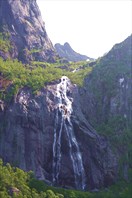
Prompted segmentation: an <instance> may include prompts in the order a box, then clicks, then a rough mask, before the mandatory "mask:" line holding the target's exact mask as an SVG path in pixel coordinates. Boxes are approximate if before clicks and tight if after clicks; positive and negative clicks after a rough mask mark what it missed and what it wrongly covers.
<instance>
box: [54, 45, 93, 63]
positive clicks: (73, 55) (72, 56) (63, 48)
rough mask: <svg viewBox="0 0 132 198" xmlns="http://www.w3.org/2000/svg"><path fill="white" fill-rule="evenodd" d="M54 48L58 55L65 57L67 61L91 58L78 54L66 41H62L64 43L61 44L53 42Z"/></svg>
mask: <svg viewBox="0 0 132 198" xmlns="http://www.w3.org/2000/svg"><path fill="white" fill-rule="evenodd" d="M55 49H56V51H57V53H58V54H59V56H60V57H62V58H66V59H67V60H68V61H74V62H77V61H84V60H88V59H89V60H92V58H90V57H88V56H86V55H82V54H79V53H77V52H75V51H74V50H73V49H72V47H71V46H70V44H69V43H68V42H66V43H64V45H61V44H59V43H56V44H55Z"/></svg>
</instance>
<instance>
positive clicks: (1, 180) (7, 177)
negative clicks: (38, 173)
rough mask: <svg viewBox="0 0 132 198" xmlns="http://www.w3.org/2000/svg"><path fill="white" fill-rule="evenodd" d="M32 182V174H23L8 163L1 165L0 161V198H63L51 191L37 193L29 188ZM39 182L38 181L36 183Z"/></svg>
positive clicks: (0, 161)
mask: <svg viewBox="0 0 132 198" xmlns="http://www.w3.org/2000/svg"><path fill="white" fill-rule="evenodd" d="M33 180H34V177H33V173H32V172H28V173H27V172H24V171H23V170H21V169H19V168H13V167H11V166H10V164H9V163H7V164H6V166H4V165H3V162H2V160H0V197H1V198H11V197H13V198H17V197H18V198H63V197H64V196H63V195H61V194H59V193H58V194H56V193H54V192H53V191H52V190H46V191H45V192H43V191H40V192H39V191H37V189H35V188H30V185H29V184H30V183H31V182H32V181H33ZM38 182H39V181H38Z"/></svg>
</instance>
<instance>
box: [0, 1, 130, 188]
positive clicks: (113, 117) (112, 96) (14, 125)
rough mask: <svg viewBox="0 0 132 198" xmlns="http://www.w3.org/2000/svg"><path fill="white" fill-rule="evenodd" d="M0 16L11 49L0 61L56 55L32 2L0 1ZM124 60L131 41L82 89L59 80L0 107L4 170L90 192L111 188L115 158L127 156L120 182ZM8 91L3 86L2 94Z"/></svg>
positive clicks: (126, 87) (126, 79) (126, 122)
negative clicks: (11, 168) (9, 168)
mask: <svg viewBox="0 0 132 198" xmlns="http://www.w3.org/2000/svg"><path fill="white" fill-rule="evenodd" d="M16 5H18V6H16ZM5 8H8V10H9V12H8V14H7V15H5V12H4V10H5ZM0 9H1V12H0V16H1V18H0V23H1V25H2V26H1V27H2V33H3V31H5V30H6V31H5V32H7V33H9V34H10V35H9V38H10V42H11V43H12V45H13V48H12V49H11V51H8V52H7V53H3V51H2V50H1V52H0V56H2V57H3V58H4V59H6V58H7V57H8V56H9V57H11V58H19V60H22V61H23V62H28V63H30V61H33V60H38V61H50V62H53V61H54V58H55V56H56V53H55V51H54V48H53V46H52V44H51V42H50V40H49V39H48V37H47V34H46V31H45V28H44V24H43V22H42V19H41V16H40V12H39V10H38V7H37V4H36V1H35V0H33V1H30V0H29V1H25V0H19V1H18V0H14V1H12V0H5V1H4V0H2V1H0ZM17 11H19V12H17ZM20 13H21V15H20ZM23 14H24V15H23ZM9 16H11V17H9ZM27 18H28V21H29V22H31V24H30V25H29V23H28V22H27ZM23 20H24V22H23ZM26 24H27V25H26ZM12 25H13V26H12ZM25 25H26V26H25ZM31 26H32V28H31ZM5 28H6V29H5ZM25 28H27V29H25ZM40 35H41V36H40ZM40 40H41V41H40ZM34 42H36V43H34ZM21 49H22V54H21ZM25 49H26V54H25V55H24V54H23V52H24V51H25ZM13 50H14V51H13ZM32 50H33V51H32ZM27 52H28V53H27ZM31 52H32V53H31ZM131 54H132V51H131V36H130V37H128V38H127V39H126V40H125V41H124V42H122V43H120V44H118V45H115V46H114V47H113V49H112V50H111V51H110V52H109V53H108V54H107V55H105V56H104V57H102V58H101V59H100V60H97V61H95V62H94V69H93V71H92V72H91V74H90V75H88V76H86V78H85V81H84V85H83V87H78V86H77V85H75V84H73V83H72V82H71V81H70V79H68V78H67V77H66V76H63V77H62V78H61V79H60V80H59V79H58V80H56V81H54V82H51V83H47V85H46V86H44V87H43V88H42V89H41V90H39V91H38V92H37V93H36V94H33V92H32V90H31V89H30V88H29V87H28V86H23V87H21V88H20V89H19V91H18V92H17V94H16V95H15V96H13V97H12V98H11V100H10V101H9V102H8V103H7V102H5V101H4V100H0V157H2V159H3V160H4V162H10V163H11V164H13V165H15V166H18V167H20V168H21V169H23V170H26V171H29V170H33V171H34V172H35V175H36V177H37V178H38V179H41V180H44V181H46V182H47V183H48V184H50V185H55V186H61V187H65V188H76V189H81V190H87V189H88V190H90V189H95V188H101V187H107V186H109V185H111V184H112V183H114V182H116V181H117V179H118V178H119V171H120V160H121V157H124V154H126V155H125V157H126V158H127V160H126V158H125V160H124V161H123V166H122V172H123V177H124V178H125V179H127V178H128V171H129V167H130V161H129V153H130V150H129V149H128V147H127V145H126V142H127V141H129V139H130V138H129V135H130V132H129V133H128V132H127V130H129V131H130V129H131V123H132V116H131V115H132V101H131V96H132V95H131V93H132V92H131V91H132V80H131ZM91 64H92V63H91ZM82 68H83V67H82ZM2 75H3V74H2V71H1V73H0V77H1V76H2ZM2 78H4V76H2ZM6 78H8V76H6ZM6 78H5V81H6V80H7V79H6ZM11 83H12V82H11V81H9V82H7V84H9V88H10V84H11ZM36 83H37V81H36ZM0 89H1V87H0ZM8 90H9V89H8ZM111 125H112V126H111ZM95 129H96V130H95ZM99 133H100V134H99ZM120 138H121V140H120ZM123 139H124V141H123ZM117 140H119V141H120V142H118V141H117ZM116 143H117V145H115V144H116ZM127 143H128V145H130V143H129V142H127ZM122 154H123V155H122Z"/></svg>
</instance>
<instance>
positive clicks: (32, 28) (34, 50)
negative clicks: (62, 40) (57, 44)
mask: <svg viewBox="0 0 132 198" xmlns="http://www.w3.org/2000/svg"><path fill="white" fill-rule="evenodd" d="M0 32H1V40H2V39H3V40H4V41H5V42H6V41H7V40H9V43H10V47H9V49H8V50H6V51H5V50H4V49H2V50H1V49H0V55H1V56H2V57H3V58H5V59H6V58H8V57H11V58H18V59H19V60H22V61H23V62H28V61H31V60H39V61H54V58H55V56H56V53H55V50H54V48H53V45H52V43H51V41H50V39H49V38H48V36H47V33H46V30H45V24H44V22H43V21H42V17H41V13H40V11H39V8H38V6H37V3H36V0H32V1H30V0H1V1H0ZM1 42H2V41H1Z"/></svg>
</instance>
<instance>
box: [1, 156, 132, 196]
mask: <svg viewBox="0 0 132 198" xmlns="http://www.w3.org/2000/svg"><path fill="white" fill-rule="evenodd" d="M131 191H132V190H131V185H130V183H125V182H123V181H122V182H120V183H118V184H116V185H113V186H111V187H110V188H109V189H106V190H101V191H99V192H96V193H95V192H81V191H76V190H66V189H62V188H55V187H51V186H48V185H47V184H45V183H44V182H43V181H38V180H37V179H35V177H34V175H33V172H31V171H30V172H24V171H23V170H21V169H19V168H16V167H12V166H11V165H10V164H9V163H7V164H6V165H4V164H3V161H2V160H0V197H1V198H11V197H13V198H130V197H131V193H132V192H131Z"/></svg>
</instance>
